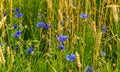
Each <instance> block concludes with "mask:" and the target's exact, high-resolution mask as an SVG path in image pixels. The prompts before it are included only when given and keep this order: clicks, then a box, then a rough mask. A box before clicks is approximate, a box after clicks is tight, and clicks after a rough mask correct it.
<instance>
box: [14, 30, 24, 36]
mask: <svg viewBox="0 0 120 72" xmlns="http://www.w3.org/2000/svg"><path fill="white" fill-rule="evenodd" d="M21 33H22V31H17V32H16V33H15V34H14V37H16V38H18V37H19V36H20V35H21Z"/></svg>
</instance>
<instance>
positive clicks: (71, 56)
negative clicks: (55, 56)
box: [66, 53, 76, 62]
mask: <svg viewBox="0 0 120 72" xmlns="http://www.w3.org/2000/svg"><path fill="white" fill-rule="evenodd" d="M75 58H76V56H75V55H74V54H73V53H71V54H70V55H67V56H66V60H68V61H71V62H73V61H74V60H75Z"/></svg>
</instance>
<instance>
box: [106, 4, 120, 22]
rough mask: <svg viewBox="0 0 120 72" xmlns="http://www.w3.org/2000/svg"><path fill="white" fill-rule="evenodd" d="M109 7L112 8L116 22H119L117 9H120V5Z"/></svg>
mask: <svg viewBox="0 0 120 72" xmlns="http://www.w3.org/2000/svg"><path fill="white" fill-rule="evenodd" d="M107 7H110V8H112V11H113V18H114V21H115V22H118V10H117V7H120V6H119V5H108V6H107Z"/></svg>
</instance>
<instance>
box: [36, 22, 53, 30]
mask: <svg viewBox="0 0 120 72" xmlns="http://www.w3.org/2000/svg"><path fill="white" fill-rule="evenodd" d="M36 26H37V27H38V28H45V29H48V28H51V25H47V24H46V23H45V22H39V23H37V25H36Z"/></svg>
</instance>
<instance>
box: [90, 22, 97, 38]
mask: <svg viewBox="0 0 120 72" xmlns="http://www.w3.org/2000/svg"><path fill="white" fill-rule="evenodd" d="M90 26H91V28H92V33H93V35H94V36H96V24H95V21H93V22H92V23H90Z"/></svg>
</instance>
